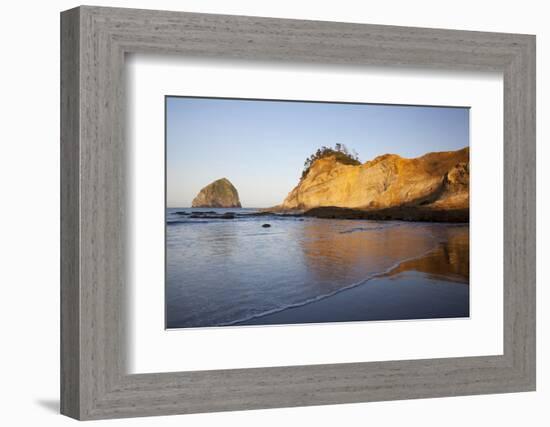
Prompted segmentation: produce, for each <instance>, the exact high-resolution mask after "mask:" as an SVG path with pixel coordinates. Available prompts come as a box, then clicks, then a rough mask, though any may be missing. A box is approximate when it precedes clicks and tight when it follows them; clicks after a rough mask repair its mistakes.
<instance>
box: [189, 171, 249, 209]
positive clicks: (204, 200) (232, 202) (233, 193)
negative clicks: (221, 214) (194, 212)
mask: <svg viewBox="0 0 550 427" xmlns="http://www.w3.org/2000/svg"><path fill="white" fill-rule="evenodd" d="M191 206H192V207H193V208H240V207H241V202H240V200H239V193H238V192H237V189H236V188H235V186H234V185H233V184H231V182H230V181H229V180H228V179H227V178H221V179H218V180H216V181H214V182H212V183H210V184H208V185H207V186H206V187H204V188H203V189H202V190H201V191H199V194H197V196H196V197H195V198H194V199H193V202H192V205H191Z"/></svg>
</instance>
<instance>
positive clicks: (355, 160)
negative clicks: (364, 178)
mask: <svg viewBox="0 0 550 427" xmlns="http://www.w3.org/2000/svg"><path fill="white" fill-rule="evenodd" d="M331 156H333V157H334V158H335V160H336V161H337V162H339V163H343V164H345V165H360V164H361V162H360V161H359V156H358V155H357V153H356V152H355V150H352V151H351V152H350V151H349V150H348V148H347V147H346V146H345V145H344V144H339V143H338V144H336V145H335V146H334V148H331V147H325V146H322V147H321V148H319V149H318V150H317V151H316V152H315V153H313V154H312V155H311V156H309V157H308V158H307V159H306V161H305V162H304V170H303V171H302V178H301V179H304V178H305V177H306V176H307V174H308V172H309V169H310V168H311V165H313V163H315V162H316V161H317V160H319V159H324V158H326V157H331Z"/></svg>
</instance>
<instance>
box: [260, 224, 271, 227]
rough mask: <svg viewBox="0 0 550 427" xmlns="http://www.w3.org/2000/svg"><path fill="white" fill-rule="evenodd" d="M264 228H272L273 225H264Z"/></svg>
mask: <svg viewBox="0 0 550 427" xmlns="http://www.w3.org/2000/svg"><path fill="white" fill-rule="evenodd" d="M262 227H263V228H269V227H271V224H263V225H262Z"/></svg>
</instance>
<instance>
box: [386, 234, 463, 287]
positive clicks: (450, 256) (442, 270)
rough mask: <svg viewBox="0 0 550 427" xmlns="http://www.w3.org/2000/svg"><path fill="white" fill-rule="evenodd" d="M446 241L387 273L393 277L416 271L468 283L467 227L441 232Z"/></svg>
mask: <svg viewBox="0 0 550 427" xmlns="http://www.w3.org/2000/svg"><path fill="white" fill-rule="evenodd" d="M442 231H443V232H444V233H443V234H444V235H445V236H446V239H445V240H444V241H443V242H441V243H440V245H439V247H438V248H436V249H435V250H433V251H430V252H428V253H427V254H426V255H424V256H421V257H419V258H415V259H411V260H408V261H404V262H402V263H400V264H399V265H398V266H397V267H395V268H394V269H392V270H391V271H390V272H388V273H387V275H386V276H395V275H396V274H399V273H402V272H405V271H418V272H421V273H425V274H427V275H430V276H432V277H434V278H438V277H444V278H445V279H447V280H451V281H457V282H460V283H469V279H470V262H469V259H470V244H469V237H470V233H469V229H468V227H453V228H445V229H444V230H442Z"/></svg>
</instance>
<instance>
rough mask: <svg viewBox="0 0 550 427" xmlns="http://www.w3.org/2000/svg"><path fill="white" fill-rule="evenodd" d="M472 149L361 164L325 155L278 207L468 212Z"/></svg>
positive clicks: (391, 156) (390, 156) (385, 157)
mask: <svg viewBox="0 0 550 427" xmlns="http://www.w3.org/2000/svg"><path fill="white" fill-rule="evenodd" d="M469 154H470V151H469V148H468V147H466V148H463V149H461V150H458V151H448V152H437V153H428V154H425V155H423V156H421V157H418V158H414V159H407V158H403V157H400V156H398V155H395V154H385V155H383V156H379V157H377V158H375V159H374V160H371V161H368V162H366V163H364V164H361V165H357V166H354V165H345V164H342V163H340V162H338V161H336V159H335V158H334V157H332V156H329V157H326V158H321V159H319V160H316V161H315V162H314V163H313V164H312V165H311V167H310V170H309V172H308V173H307V175H306V176H305V177H304V178H303V179H301V180H300V182H299V183H298V185H297V186H296V187H295V188H294V189H293V190H292V191H291V192H290V193H289V194H288V196H287V197H286V199H285V200H284V202H283V203H282V204H281V205H280V206H278V208H279V209H280V210H283V211H308V210H311V209H314V208H322V207H331V208H332V207H334V208H352V209H356V210H361V211H369V212H379V213H380V212H382V213H384V212H386V213H387V212H390V213H391V212H394V213H395V212H397V211H396V209H401V210H403V209H405V210H408V211H409V212H412V211H411V209H412V210H414V211H415V212H416V211H418V210H421V211H422V212H427V211H434V210H437V211H461V212H463V213H464V212H465V213H466V214H467V213H468V207H469V178H470V171H469ZM399 216H403V215H401V214H397V215H393V214H392V215H389V217H390V218H396V219H397V218H398V217H399ZM461 216H463V215H462V214H461ZM383 217H384V216H383V215H382V216H381V218H383ZM411 219H414V218H411ZM453 220H454V219H453Z"/></svg>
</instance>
